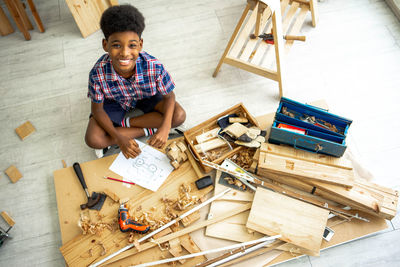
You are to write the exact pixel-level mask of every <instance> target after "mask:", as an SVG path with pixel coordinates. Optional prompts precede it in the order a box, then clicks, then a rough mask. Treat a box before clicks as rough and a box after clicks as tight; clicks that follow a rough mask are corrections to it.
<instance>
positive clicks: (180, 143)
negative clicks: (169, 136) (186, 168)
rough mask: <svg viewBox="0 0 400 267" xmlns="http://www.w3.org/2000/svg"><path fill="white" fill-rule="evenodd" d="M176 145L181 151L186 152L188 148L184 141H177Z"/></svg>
mask: <svg viewBox="0 0 400 267" xmlns="http://www.w3.org/2000/svg"><path fill="white" fill-rule="evenodd" d="M176 145H177V147H178V148H179V150H180V151H181V152H185V151H186V149H187V148H186V145H185V143H184V142H178V143H176Z"/></svg>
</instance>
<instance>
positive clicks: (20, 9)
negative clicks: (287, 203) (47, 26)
mask: <svg viewBox="0 0 400 267" xmlns="http://www.w3.org/2000/svg"><path fill="white" fill-rule="evenodd" d="M4 2H5V3H6V5H7V8H8V11H9V12H10V15H11V16H12V17H13V19H14V21H15V24H16V25H17V27H18V29H19V30H20V31H21V32H22V34H23V35H24V37H25V40H30V39H31V35H30V34H29V32H28V31H29V30H33V26H32V23H31V22H30V20H29V18H28V15H27V14H26V11H25V7H24V5H23V4H22V2H21V0H4ZM27 2H28V5H29V8H30V9H31V12H32V15H33V17H34V19H35V22H36V24H37V26H38V28H39V31H40V32H44V27H43V23H42V20H41V19H40V16H39V14H38V12H37V10H36V7H35V4H34V3H33V0H27ZM1 12H3V10H1V11H0V13H1ZM2 15H4V17H5V14H4V12H3V14H0V23H1V24H2V27H1V28H3V26H4V25H6V26H7V22H5V24H4V25H3V21H5V19H7V17H5V19H4V18H2ZM7 21H8V19H7ZM8 23H9V21H8ZM6 26H5V27H6ZM9 26H10V27H11V28H12V26H11V25H9ZM12 32H14V29H12V31H10V29H9V28H8V31H6V34H4V35H7V34H10V33H12ZM2 33H3V31H2ZM2 35H3V34H2Z"/></svg>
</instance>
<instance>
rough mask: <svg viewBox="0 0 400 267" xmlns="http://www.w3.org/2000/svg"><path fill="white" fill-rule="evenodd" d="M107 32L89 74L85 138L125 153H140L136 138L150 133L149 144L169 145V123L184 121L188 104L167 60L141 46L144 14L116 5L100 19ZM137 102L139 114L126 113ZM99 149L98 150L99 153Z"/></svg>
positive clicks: (132, 154) (125, 154) (101, 147)
mask: <svg viewBox="0 0 400 267" xmlns="http://www.w3.org/2000/svg"><path fill="white" fill-rule="evenodd" d="M100 26H101V30H102V31H103V34H104V39H103V43H102V44H103V49H104V51H105V52H107V54H105V55H103V56H101V57H100V59H99V60H98V61H97V62H96V64H95V65H94V67H93V68H92V70H91V71H90V74H89V92H88V97H90V98H91V116H90V119H89V123H88V127H87V130H86V136H85V141H86V144H87V145H88V146H89V147H92V148H95V149H100V150H97V151H96V154H97V155H98V157H100V156H102V153H101V152H102V151H103V150H102V149H105V148H107V147H109V146H111V145H118V146H119V147H120V149H121V152H122V153H123V154H124V156H125V157H126V158H128V157H131V158H134V157H136V156H137V155H139V154H140V152H141V151H140V148H139V147H138V145H137V143H136V142H135V140H134V138H137V137H141V136H150V135H152V137H151V138H150V139H149V140H148V143H149V144H150V145H151V146H154V147H157V148H161V147H163V146H164V145H165V143H166V141H167V139H168V134H169V131H170V129H171V127H177V126H179V125H181V124H182V123H183V122H184V121H185V118H186V113H185V111H184V109H183V108H182V107H181V106H180V105H179V104H178V103H177V102H176V101H175V94H174V92H173V90H174V88H175V84H174V82H173V80H172V78H171V76H170V74H169V73H168V72H167V71H166V70H165V68H164V66H163V65H162V64H161V63H160V62H159V61H158V60H157V59H156V58H155V57H153V56H151V55H149V54H148V53H146V52H144V51H142V48H143V39H142V38H141V35H142V32H143V30H144V27H145V24H144V17H143V15H142V14H141V13H140V12H139V11H138V10H137V9H136V8H135V7H133V6H131V5H120V6H112V7H110V8H108V9H107V10H106V11H105V12H104V13H103V15H102V17H101V21H100ZM135 108H138V109H140V110H142V111H143V112H144V114H143V115H141V116H138V117H132V118H130V117H126V116H125V115H126V113H127V112H128V111H130V110H132V109H135ZM99 152H100V153H99Z"/></svg>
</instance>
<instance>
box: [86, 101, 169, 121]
mask: <svg viewBox="0 0 400 267" xmlns="http://www.w3.org/2000/svg"><path fill="white" fill-rule="evenodd" d="M162 99H163V95H162V94H161V93H157V94H155V95H153V96H152V97H149V98H145V99H142V100H138V101H137V102H136V107H135V109H140V110H141V111H143V113H145V114H146V113H149V112H152V111H154V108H155V107H156V105H157V104H158V103H159V102H160V101H161V100H162ZM103 109H104V111H105V112H106V113H107V115H108V117H109V118H110V119H111V121H112V122H113V125H114V127H121V126H122V125H125V123H124V118H125V115H126V113H127V111H126V110H125V109H123V108H122V107H121V105H120V104H118V102H116V101H114V100H108V99H104V102H103ZM92 116H93V115H92V114H90V117H92ZM90 117H89V118H90Z"/></svg>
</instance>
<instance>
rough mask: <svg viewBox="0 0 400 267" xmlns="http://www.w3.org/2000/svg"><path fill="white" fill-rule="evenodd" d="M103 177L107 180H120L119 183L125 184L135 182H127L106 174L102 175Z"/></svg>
mask: <svg viewBox="0 0 400 267" xmlns="http://www.w3.org/2000/svg"><path fill="white" fill-rule="evenodd" d="M103 178H104V179H108V180H113V181H117V182H121V183H126V184H133V185H134V184H135V183H132V182H128V181H124V180H120V179H117V178H112V177H108V176H103Z"/></svg>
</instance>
